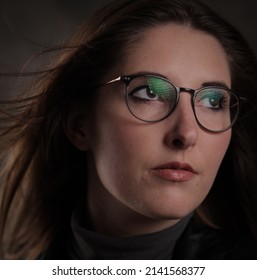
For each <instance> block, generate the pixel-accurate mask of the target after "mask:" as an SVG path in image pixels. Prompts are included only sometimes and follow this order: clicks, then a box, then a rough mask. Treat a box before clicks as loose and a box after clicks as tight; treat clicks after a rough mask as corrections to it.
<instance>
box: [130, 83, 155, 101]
mask: <svg viewBox="0 0 257 280" xmlns="http://www.w3.org/2000/svg"><path fill="white" fill-rule="evenodd" d="M129 95H130V96H132V97H134V98H136V99H139V100H140V99H141V100H142V101H143V100H144V101H157V100H158V99H159V98H158V96H157V95H155V94H154V93H153V92H151V90H150V89H149V87H148V86H147V85H143V86H140V87H138V88H135V89H134V90H133V91H131V92H130V93H129Z"/></svg>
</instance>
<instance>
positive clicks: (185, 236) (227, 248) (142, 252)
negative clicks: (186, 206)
mask: <svg viewBox="0 0 257 280" xmlns="http://www.w3.org/2000/svg"><path fill="white" fill-rule="evenodd" d="M71 236H72V237H71ZM67 239H68V240H67ZM67 239H66V240H62V239H59V240H57V241H56V242H54V246H52V247H51V248H50V249H49V251H48V252H47V253H46V254H45V255H44V256H43V259H88V260H89V259H91V260H92V259H105V260H108V259H109V260H118V259H119V260H126V259H127V260H139V259H149V260H150V259H152V260H153V259H159V260H165V259H166V260H167V259H180V260H198V259H203V260H239V259H242V260H250V259H255V260H257V241H256V240H255V239H254V238H252V237H250V236H240V237H238V236H235V235H232V234H230V235H229V236H227V235H226V234H225V233H224V232H223V231H222V230H217V229H213V228H210V227H208V226H206V225H202V224H199V223H198V222H196V220H195V219H194V218H191V215H190V216H188V217H186V218H184V219H182V220H181V221H180V222H179V223H177V224H176V225H174V226H173V227H171V228H168V229H166V230H163V231H160V232H157V233H152V234H146V235H140V236H133V237H111V236H105V235H102V234H98V233H95V232H92V231H89V230H87V229H86V228H85V227H84V226H83V223H82V224H81V223H80V221H79V220H78V219H76V218H75V219H74V217H73V220H72V225H71V235H69V238H67Z"/></svg>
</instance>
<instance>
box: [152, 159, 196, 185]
mask: <svg viewBox="0 0 257 280" xmlns="http://www.w3.org/2000/svg"><path fill="white" fill-rule="evenodd" d="M152 172H153V174H154V175H155V176H158V177H160V178H162V179H165V180H169V181H172V182H185V181H189V180H192V179H193V178H194V177H195V176H196V175H197V172H196V171H195V170H194V169H193V167H192V166H191V165H190V164H187V163H182V162H170V163H166V164H163V165H160V166H157V167H155V168H154V169H152Z"/></svg>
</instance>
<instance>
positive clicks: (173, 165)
mask: <svg viewBox="0 0 257 280" xmlns="http://www.w3.org/2000/svg"><path fill="white" fill-rule="evenodd" d="M114 72H115V73H114ZM114 72H113V73H110V76H108V77H107V79H106V80H108V79H113V78H116V77H117V76H119V75H129V74H135V73H138V72H150V73H159V74H161V75H163V76H165V77H167V79H169V80H170V81H172V82H173V83H174V84H175V85H176V86H178V87H185V88H192V89H198V88H200V87H202V86H203V84H206V83H210V84H212V83H216V82H220V83H223V84H225V85H227V86H228V87H230V86H231V80H230V71H229V66H228V62H227V59H226V56H225V53H224V50H223V49H222V47H221V45H220V44H219V43H218V41H217V40H216V39H215V38H214V37H212V36H210V35H208V34H205V33H203V32H200V31H198V30H194V29H192V28H190V27H184V26H179V25H175V24H169V25H166V26H160V27H155V28H152V29H150V30H149V31H148V32H147V33H145V35H144V37H142V39H141V40H140V42H138V44H137V45H136V46H135V48H134V49H133V50H131V51H130V52H129V53H128V54H127V57H126V61H125V63H123V64H122V65H120V66H119V68H116V69H115V71H114ZM124 89H125V86H124V84H123V83H122V82H116V83H113V84H109V85H106V86H104V87H102V88H101V89H100V95H99V101H98V104H97V107H96V112H95V126H94V131H93V132H92V135H91V138H90V140H89V143H90V147H89V149H90V154H91V157H90V158H89V160H88V162H89V190H88V198H89V199H88V205H89V212H90V215H91V217H92V220H93V224H97V221H96V219H98V220H99V219H100V220H101V221H99V222H98V223H106V225H107V224H110V223H113V224H115V223H117V224H118V223H120V229H119V230H117V231H120V232H122V231H123V232H124V235H125V234H133V233H140V232H142V233H144V230H143V229H142V230H141V229H140V226H141V225H143V224H144V221H145V222H146V221H148V222H146V223H145V224H147V223H148V224H151V226H149V227H148V228H147V226H146V227H145V231H146V232H151V231H155V230H158V229H162V228H166V227H168V226H169V225H172V224H174V223H175V222H176V221H178V220H179V219H181V218H182V217H184V216H186V215H188V214H189V213H190V212H192V211H193V210H194V209H195V208H197V207H198V206H199V205H200V204H201V202H202V201H203V200H204V198H205V197H206V195H207V194H208V192H209V191H210V189H211V187H212V184H213V181H214V179H215V176H216V173H217V171H218V168H219V166H220V163H221V161H222V159H223V157H224V154H225V152H226V150H227V147H228V145H229V142H230V138H231V131H230V130H229V131H226V132H223V133H216V134H215V133H208V132H206V131H204V130H202V129H201V128H200V127H199V126H198V124H197V123H196V120H195V117H194V113H193V110H192V105H191V94H189V93H187V92H182V93H181V95H180V100H179V103H178V105H177V107H176V109H175V111H174V112H173V113H172V114H171V115H170V116H169V117H168V118H166V119H164V120H163V121H161V122H157V123H145V122H142V121H140V120H138V119H136V118H135V117H134V116H132V115H131V114H130V112H129V111H128V108H127V106H126V104H125V101H124ZM104 221H105V222H104ZM107 221H108V222H107ZM135 221H138V222H135ZM139 221H140V222H139ZM133 223H137V226H134V228H133ZM128 225H131V227H130V228H129V226H128ZM122 226H123V227H124V228H123V229H122ZM95 227H96V228H97V227H98V228H99V230H100V231H106V232H110V231H111V230H110V229H107V228H106V229H104V226H99V225H98V226H97V225H95ZM110 227H112V226H111V225H110ZM125 227H127V229H125ZM142 227H143V226H142ZM129 231H130V232H129Z"/></svg>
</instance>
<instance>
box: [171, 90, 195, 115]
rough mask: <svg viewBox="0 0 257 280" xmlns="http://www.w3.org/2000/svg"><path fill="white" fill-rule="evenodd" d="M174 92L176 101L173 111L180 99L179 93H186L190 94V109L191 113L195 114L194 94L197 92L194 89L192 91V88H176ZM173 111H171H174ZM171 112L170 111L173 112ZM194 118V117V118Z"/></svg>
mask: <svg viewBox="0 0 257 280" xmlns="http://www.w3.org/2000/svg"><path fill="white" fill-rule="evenodd" d="M176 90H177V101H176V104H175V106H174V109H175V107H177V105H178V102H179V99H180V93H181V92H188V93H190V94H191V105H192V109H193V112H194V114H195V110H194V104H193V103H194V96H195V93H196V92H197V90H194V89H192V88H187V87H176ZM174 109H173V110H174ZM173 110H172V111H173ZM195 117H196V116H195Z"/></svg>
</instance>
